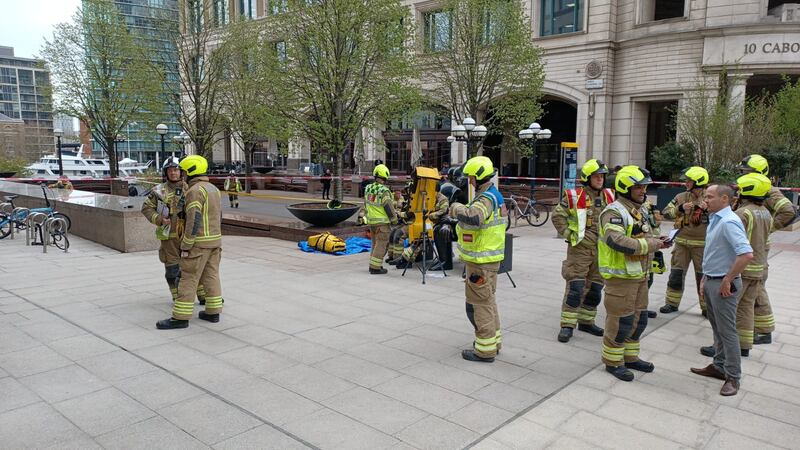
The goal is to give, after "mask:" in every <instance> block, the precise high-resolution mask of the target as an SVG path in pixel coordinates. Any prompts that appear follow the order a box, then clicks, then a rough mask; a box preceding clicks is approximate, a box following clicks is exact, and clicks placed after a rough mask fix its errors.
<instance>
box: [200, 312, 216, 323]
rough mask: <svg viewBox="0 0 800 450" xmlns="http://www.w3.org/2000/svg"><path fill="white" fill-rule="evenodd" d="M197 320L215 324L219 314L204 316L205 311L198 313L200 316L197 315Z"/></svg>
mask: <svg viewBox="0 0 800 450" xmlns="http://www.w3.org/2000/svg"><path fill="white" fill-rule="evenodd" d="M197 317H198V318H200V319H201V320H205V321H206V322H211V323H217V322H219V314H206V312H205V311H200V314H198V315H197Z"/></svg>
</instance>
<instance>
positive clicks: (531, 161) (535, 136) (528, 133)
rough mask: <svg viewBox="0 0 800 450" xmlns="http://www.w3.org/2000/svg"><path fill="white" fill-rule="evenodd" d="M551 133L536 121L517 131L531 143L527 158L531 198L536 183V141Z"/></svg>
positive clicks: (547, 136) (524, 140)
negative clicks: (529, 153) (529, 154)
mask: <svg viewBox="0 0 800 450" xmlns="http://www.w3.org/2000/svg"><path fill="white" fill-rule="evenodd" d="M552 135H553V133H552V132H551V131H550V130H549V129H547V128H545V129H544V130H543V129H542V127H541V125H539V124H538V123H536V122H533V123H532V124H530V126H529V127H528V128H525V129H522V130H520V132H519V138H520V139H521V140H522V141H523V142H525V143H526V144H527V143H528V142H530V143H531V156H530V157H529V158H528V177H530V179H531V198H533V189H534V187H535V185H536V182H535V180H534V178H535V177H536V142H537V141H538V140H540V139H541V140H544V139H550V136H552Z"/></svg>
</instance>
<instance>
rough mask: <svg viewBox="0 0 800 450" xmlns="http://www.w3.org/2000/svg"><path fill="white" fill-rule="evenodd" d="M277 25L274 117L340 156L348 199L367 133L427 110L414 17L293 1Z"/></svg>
mask: <svg viewBox="0 0 800 450" xmlns="http://www.w3.org/2000/svg"><path fill="white" fill-rule="evenodd" d="M286 5H287V7H286V8H285V9H284V10H283V11H282V12H279V14H278V15H277V16H276V17H274V18H273V19H272V20H271V22H270V28H269V35H268V38H269V39H270V40H272V41H273V44H272V45H273V47H272V48H273V50H272V52H271V54H272V56H273V57H272V59H271V63H270V67H269V69H270V70H269V72H268V73H269V75H268V77H269V80H268V82H267V83H266V84H265V85H264V88H265V89H266V90H267V91H268V93H267V94H268V95H269V97H270V98H271V99H273V103H272V104H270V105H269V107H270V108H271V109H272V113H273V114H275V115H277V116H278V117H280V118H281V119H282V120H283V122H284V123H285V126H286V127H287V130H288V131H289V132H290V135H291V136H293V138H294V139H296V140H300V139H308V140H309V141H310V142H311V147H312V148H318V149H320V151H321V153H322V154H330V155H332V156H333V161H334V172H335V175H336V178H335V181H334V189H333V192H334V197H335V198H336V199H338V200H341V199H342V180H341V176H342V172H343V161H342V159H343V154H344V152H345V150H346V149H347V147H348V145H355V143H356V141H358V140H362V139H363V130H364V129H365V128H378V129H381V128H383V126H382V124H385V123H386V120H388V119H391V118H393V117H396V116H399V115H403V114H405V113H406V112H408V111H416V110H417V108H418V107H419V90H418V89H417V87H416V86H414V83H413V82H412V81H411V80H414V79H415V77H416V71H415V64H414V54H413V51H412V50H411V49H410V48H407V47H406V45H405V43H406V42H409V41H410V40H411V38H412V37H413V30H414V29H413V26H412V21H411V17H410V14H409V9H408V7H407V6H404V5H401V4H400V2H399V1H398V0H317V1H308V0H289V1H288V2H286Z"/></svg>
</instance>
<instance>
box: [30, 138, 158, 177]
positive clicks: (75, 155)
mask: <svg viewBox="0 0 800 450" xmlns="http://www.w3.org/2000/svg"><path fill="white" fill-rule="evenodd" d="M82 155H83V145H81V147H80V148H79V149H78V151H77V152H74V151H71V150H61V163H62V165H63V167H64V175H66V176H67V177H69V178H71V179H80V178H105V177H109V176H111V170H110V168H109V164H108V160H107V159H99V158H84V157H83V156H82ZM151 162H152V161H148V162H147V163H145V164H142V163H139V162H138V161H136V160H133V159H130V158H124V159H121V160H120V161H119V176H120V177H123V178H131V177H137V176H141V175H143V174H144V172H145V170H147V168H148V167H150V163H151ZM26 168H27V169H28V170H29V171H30V172H31V176H32V177H34V178H45V179H53V180H55V179H58V177H59V173H58V155H46V156H43V157H42V159H40V160H39V161H38V162H35V163H33V164H31V165H30V166H27V167H26Z"/></svg>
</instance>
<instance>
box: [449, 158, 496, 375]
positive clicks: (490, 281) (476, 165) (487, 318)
mask: <svg viewBox="0 0 800 450" xmlns="http://www.w3.org/2000/svg"><path fill="white" fill-rule="evenodd" d="M463 171H464V175H465V176H467V177H469V184H471V185H472V186H473V187H474V188H475V198H474V199H473V200H472V202H470V203H469V205H463V204H461V203H457V202H456V203H453V204H452V205H451V206H450V216H451V217H453V218H454V219H456V220H458V225H456V234H457V235H458V253H459V255H460V256H461V260H462V261H464V264H465V266H466V267H465V271H466V282H465V284H464V286H465V295H466V310H467V318H468V319H469V321H470V323H472V327H473V328H474V329H475V341H474V342H473V344H472V348H470V349H466V350H463V351H462V352H461V357H462V358H464V359H466V360H467V361H478V362H494V357H495V355H497V352H498V351H499V350H500V347H501V345H502V340H503V338H502V334H501V333H500V316H499V314H498V312H497V303H496V301H495V290H496V289H497V271H498V269H499V268H500V262H501V261H502V260H503V257H504V255H505V232H506V220H507V217H506V216H507V214H506V212H505V205H504V204H503V196H502V195H501V194H500V191H498V190H497V188H496V187H495V186H494V184H493V183H492V182H491V180H492V177H493V176H494V175H495V170H494V165H493V164H492V160H490V159H489V158H487V157H485V156H476V157H474V158H471V159H470V160H469V161H467V162H466V164H464V170H463Z"/></svg>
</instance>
